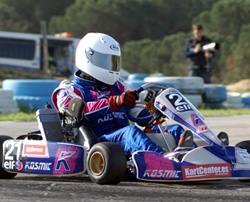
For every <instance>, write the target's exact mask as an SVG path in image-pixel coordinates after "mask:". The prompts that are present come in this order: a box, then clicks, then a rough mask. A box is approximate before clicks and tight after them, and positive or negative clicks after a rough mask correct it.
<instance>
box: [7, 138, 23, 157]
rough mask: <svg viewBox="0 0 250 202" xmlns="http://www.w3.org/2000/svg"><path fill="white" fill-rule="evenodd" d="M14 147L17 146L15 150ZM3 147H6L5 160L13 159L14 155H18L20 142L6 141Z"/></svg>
mask: <svg viewBox="0 0 250 202" xmlns="http://www.w3.org/2000/svg"><path fill="white" fill-rule="evenodd" d="M15 148H17V150H16V152H14V151H15ZM5 149H6V154H5V160H8V161H13V160H14V156H16V157H17V158H18V157H19V156H20V152H21V143H19V142H13V141H8V142H7V143H5Z"/></svg>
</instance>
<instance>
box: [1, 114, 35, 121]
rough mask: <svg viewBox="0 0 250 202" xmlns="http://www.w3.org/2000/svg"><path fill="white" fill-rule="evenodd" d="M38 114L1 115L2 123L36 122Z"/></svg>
mask: <svg viewBox="0 0 250 202" xmlns="http://www.w3.org/2000/svg"><path fill="white" fill-rule="evenodd" d="M35 120H36V113H25V112H19V113H8V114H5V113H0V121H35Z"/></svg>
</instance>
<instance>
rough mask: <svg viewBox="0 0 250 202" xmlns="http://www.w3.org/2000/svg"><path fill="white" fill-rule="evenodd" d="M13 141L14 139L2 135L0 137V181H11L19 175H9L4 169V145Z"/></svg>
mask: <svg viewBox="0 0 250 202" xmlns="http://www.w3.org/2000/svg"><path fill="white" fill-rule="evenodd" d="M9 139H13V138H12V137H9V136H6V135H1V136H0V165H1V166H0V179H11V178H13V177H15V176H16V175H17V173H9V172H7V171H5V170H4V169H3V167H2V164H3V143H4V141H5V140H9Z"/></svg>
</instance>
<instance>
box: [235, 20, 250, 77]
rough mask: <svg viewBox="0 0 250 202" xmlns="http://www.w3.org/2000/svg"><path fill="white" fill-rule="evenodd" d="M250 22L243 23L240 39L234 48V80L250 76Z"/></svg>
mask: <svg viewBox="0 0 250 202" xmlns="http://www.w3.org/2000/svg"><path fill="white" fill-rule="evenodd" d="M249 33H250V24H248V25H243V26H242V28H241V31H240V35H239V39H238V42H237V45H236V48H235V50H234V68H233V70H232V73H233V75H234V77H233V80H234V81H238V80H240V79H248V78H250V57H249V55H250V41H249Z"/></svg>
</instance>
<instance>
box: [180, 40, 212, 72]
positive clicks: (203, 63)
mask: <svg viewBox="0 0 250 202" xmlns="http://www.w3.org/2000/svg"><path fill="white" fill-rule="evenodd" d="M199 43H200V44H201V46H203V45H206V44H209V43H211V40H210V39H209V38H207V37H205V36H202V39H201V40H200V41H198V40H196V39H195V38H194V37H191V38H189V39H187V41H186V43H185V49H184V53H185V57H187V58H189V65H188V68H189V69H207V68H212V64H211V59H207V58H206V57H205V54H204V52H203V51H199V52H198V53H194V48H195V45H196V44H199ZM212 54H213V57H214V56H215V53H214V52H212Z"/></svg>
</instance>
